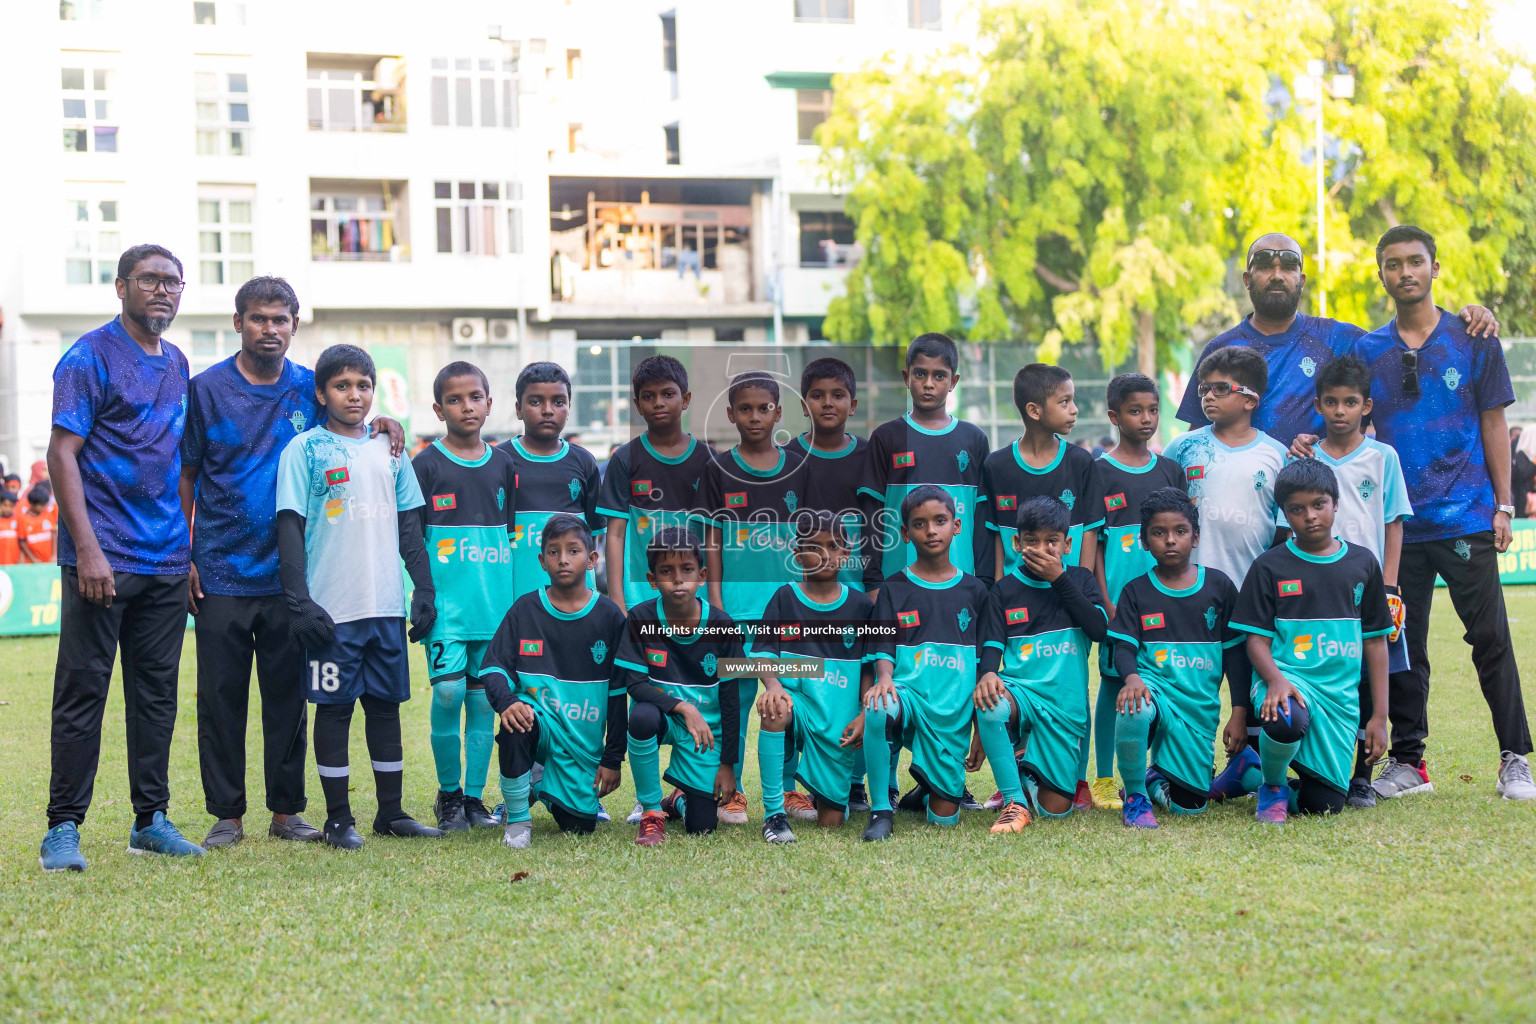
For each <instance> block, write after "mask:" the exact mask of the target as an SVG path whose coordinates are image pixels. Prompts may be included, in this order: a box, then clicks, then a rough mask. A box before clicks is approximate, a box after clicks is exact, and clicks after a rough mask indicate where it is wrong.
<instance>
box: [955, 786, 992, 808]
mask: <svg viewBox="0 0 1536 1024" xmlns="http://www.w3.org/2000/svg"><path fill="white" fill-rule="evenodd" d="M960 808H961V810H966V811H984V810H986V808H985V807H984V806H982V803H981V801H979V800H977V799H976V798H975V797H974V796H972V795H971V791H970V790H968V789H967V790H964V791H963V792H962V793H961V794H960Z"/></svg>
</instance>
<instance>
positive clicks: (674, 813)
mask: <svg viewBox="0 0 1536 1024" xmlns="http://www.w3.org/2000/svg"><path fill="white" fill-rule="evenodd" d="M682 795H683V791H682V790H680V789H674V790H673V791H672V792H670V793H668V794H667V795H666V796H664V797H662V798H661V813H662V814H664V815H666V817H667V820H668V821H681V820H682V819H683V812H682V811H681V810H679V809H678V806H677V801H678V799H679V798H680V797H681V796H682Z"/></svg>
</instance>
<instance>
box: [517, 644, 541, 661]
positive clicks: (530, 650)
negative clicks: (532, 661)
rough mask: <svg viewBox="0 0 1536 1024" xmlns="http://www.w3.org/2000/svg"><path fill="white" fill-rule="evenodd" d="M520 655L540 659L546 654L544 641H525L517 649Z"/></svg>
mask: <svg viewBox="0 0 1536 1024" xmlns="http://www.w3.org/2000/svg"><path fill="white" fill-rule="evenodd" d="M517 653H518V654H523V655H527V656H528V657H530V658H538V657H541V656H542V655H543V654H544V641H543V640H524V641H523V642H522V643H521V644H519V645H518V648H517Z"/></svg>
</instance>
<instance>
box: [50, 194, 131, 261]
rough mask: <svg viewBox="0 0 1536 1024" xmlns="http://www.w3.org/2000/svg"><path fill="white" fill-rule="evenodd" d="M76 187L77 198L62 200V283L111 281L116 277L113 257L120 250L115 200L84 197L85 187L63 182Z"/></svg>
mask: <svg viewBox="0 0 1536 1024" xmlns="http://www.w3.org/2000/svg"><path fill="white" fill-rule="evenodd" d="M66 188H68V189H70V190H71V191H75V190H76V189H79V191H78V192H77V195H82V198H78V199H66V200H65V201H64V223H65V231H66V232H67V235H66V242H65V247H64V249H65V252H64V283H65V284H111V283H112V282H113V281H114V280H116V279H117V258H118V257H119V256H120V255H122V252H123V236H122V232H121V228H120V227H119V220H118V217H119V211H118V204H117V200H116V199H104V198H101V197H100V196H92V197H89V198H86V197H84V195H83V193H85V192H87V191H90V189H89V186H75V185H71V184H66Z"/></svg>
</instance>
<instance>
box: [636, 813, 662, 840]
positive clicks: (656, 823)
mask: <svg viewBox="0 0 1536 1024" xmlns="http://www.w3.org/2000/svg"><path fill="white" fill-rule="evenodd" d="M666 838H667V816H666V815H665V814H663V813H661V812H660V811H642V812H641V813H640V832H639V833H638V834H637V835H636V836H635V845H636V846H660V845H661V844H662V843H663V842H664V841H665V840H666Z"/></svg>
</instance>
